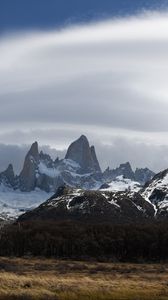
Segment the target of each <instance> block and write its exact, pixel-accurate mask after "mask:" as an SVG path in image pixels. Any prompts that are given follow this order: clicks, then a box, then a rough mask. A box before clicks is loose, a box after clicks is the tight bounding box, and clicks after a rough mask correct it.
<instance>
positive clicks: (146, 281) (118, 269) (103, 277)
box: [0, 258, 168, 300]
mask: <svg viewBox="0 0 168 300" xmlns="http://www.w3.org/2000/svg"><path fill="white" fill-rule="evenodd" d="M0 299H3V300H21V299H22V300H79V299H80V300H135V299H136V300H149V299H152V300H166V299H168V265H162V264H118V263H115V264H114V263H99V262H92V263H91V262H77V261H57V260H54V259H42V258H41V259H38V258H36V259H35V258H33V259H30V258H27V259H25V258H22V259H21V258H10V259H9V258H1V259H0Z"/></svg>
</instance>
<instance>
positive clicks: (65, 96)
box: [0, 11, 168, 172]
mask: <svg viewBox="0 0 168 300" xmlns="http://www.w3.org/2000/svg"><path fill="white" fill-rule="evenodd" d="M167 81H168V13H167V12H166V11H164V12H145V13H141V14H140V15H136V16H131V17H126V16H125V17H122V18H121V17H120V18H115V19H114V18H112V19H108V20H107V19H106V20H101V21H97V22H91V23H88V24H83V25H79V24H78V25H69V26H66V27H65V28H61V29H59V30H58V29H57V30H56V29H52V30H51V29H48V30H40V31H38V30H27V31H20V32H17V31H16V32H13V33H10V34H9V33H6V34H2V35H1V36H0V107H1V109H0V169H1V170H2V169H3V168H4V167H5V165H6V164H7V163H8V162H10V161H12V162H13V163H14V166H15V169H16V170H17V172H18V170H19V168H20V165H21V162H22V160H23V156H24V155H25V153H26V151H27V149H28V148H27V147H28V146H26V145H29V144H31V143H32V142H33V141H34V140H37V141H38V142H39V144H40V145H41V146H45V145H47V147H46V151H47V152H49V153H51V155H52V156H55V155H57V154H59V155H60V156H63V155H64V153H65V149H66V148H67V147H68V145H69V143H70V142H72V141H73V140H74V139H76V138H78V137H79V136H80V135H81V134H85V135H87V137H88V139H89V141H90V142H91V144H95V146H96V150H97V154H98V158H99V161H100V163H101V166H102V168H103V169H104V168H105V167H107V166H108V165H110V167H115V166H117V165H118V164H119V163H123V162H125V161H128V160H129V161H130V162H131V163H132V165H133V167H136V166H138V167H145V166H147V167H149V168H151V169H152V170H154V171H159V170H161V169H164V168H168V82H167ZM43 148H44V147H43ZM18 149H19V150H18ZM53 149H56V150H59V152H57V151H55V150H53ZM18 153H19V154H18Z"/></svg>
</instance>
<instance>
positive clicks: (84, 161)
mask: <svg viewBox="0 0 168 300" xmlns="http://www.w3.org/2000/svg"><path fill="white" fill-rule="evenodd" d="M65 159H71V160H73V161H75V162H77V163H78V164H79V165H80V167H81V172H82V173H87V172H88V173H89V172H100V171H101V170H100V166H99V163H98V160H97V157H96V152H95V149H94V147H93V146H91V147H90V145H89V142H88V139H87V137H86V136H85V135H81V136H80V138H79V139H77V140H76V141H74V142H73V143H72V144H71V145H70V146H69V148H68V151H67V153H66V156H65Z"/></svg>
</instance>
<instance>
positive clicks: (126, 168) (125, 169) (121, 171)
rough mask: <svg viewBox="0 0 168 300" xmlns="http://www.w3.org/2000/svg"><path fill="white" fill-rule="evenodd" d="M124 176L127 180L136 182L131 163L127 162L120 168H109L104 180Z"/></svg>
mask: <svg viewBox="0 0 168 300" xmlns="http://www.w3.org/2000/svg"><path fill="white" fill-rule="evenodd" d="M121 175H122V176H123V177H125V178H128V179H131V180H134V179H135V175H134V172H133V170H132V168H131V165H130V163H129V162H126V163H124V164H121V165H120V166H119V167H118V168H116V169H112V170H110V169H109V168H107V169H106V171H105V172H104V178H105V179H107V180H114V179H115V178H116V177H118V176H121Z"/></svg>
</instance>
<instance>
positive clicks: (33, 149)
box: [27, 142, 39, 161]
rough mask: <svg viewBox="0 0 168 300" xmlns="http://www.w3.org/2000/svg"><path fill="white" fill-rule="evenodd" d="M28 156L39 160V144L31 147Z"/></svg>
mask: <svg viewBox="0 0 168 300" xmlns="http://www.w3.org/2000/svg"><path fill="white" fill-rule="evenodd" d="M27 156H32V157H33V158H34V159H35V160H36V161H38V159H39V150H38V143H37V142H34V143H33V144H32V145H31V147H30V150H29V152H28V153H27Z"/></svg>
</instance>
